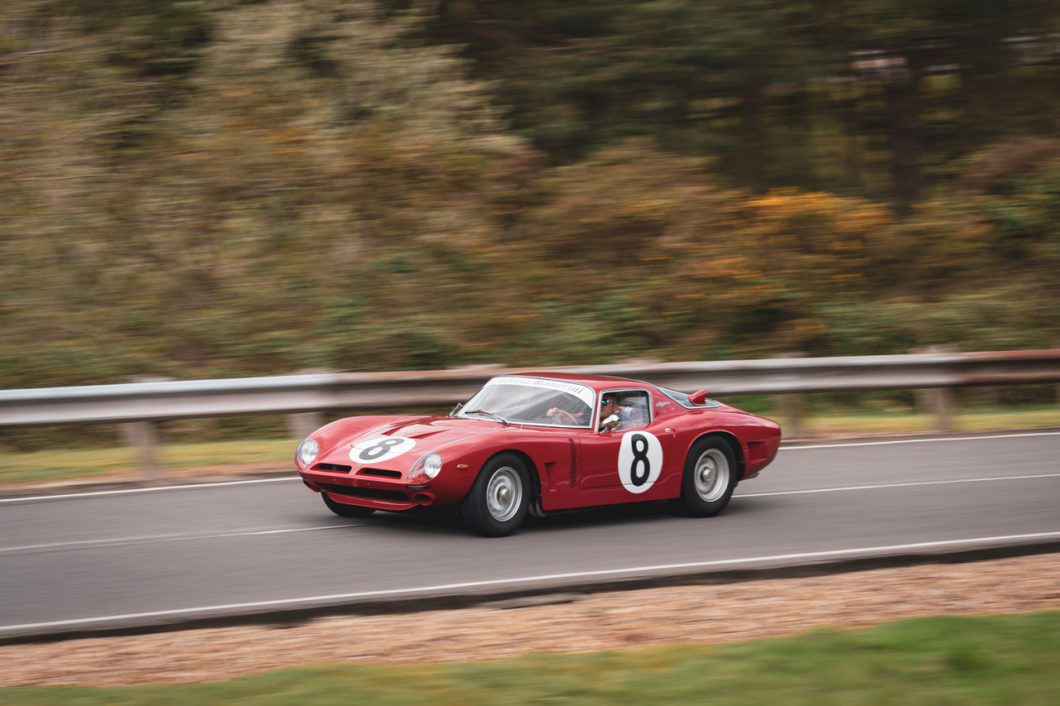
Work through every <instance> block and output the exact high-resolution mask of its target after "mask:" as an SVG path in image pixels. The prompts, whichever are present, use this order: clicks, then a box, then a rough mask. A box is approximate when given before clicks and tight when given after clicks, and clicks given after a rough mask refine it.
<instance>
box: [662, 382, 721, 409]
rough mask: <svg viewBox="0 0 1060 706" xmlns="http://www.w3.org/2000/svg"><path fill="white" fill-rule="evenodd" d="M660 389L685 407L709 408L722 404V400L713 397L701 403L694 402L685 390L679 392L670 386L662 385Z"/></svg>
mask: <svg viewBox="0 0 1060 706" xmlns="http://www.w3.org/2000/svg"><path fill="white" fill-rule="evenodd" d="M659 391H660V392H662V393H663V394H664V395H666V396H667V397H669V398H670V399H671V400H673V401H674V402H676V403H677V404H679V405H681V406H682V407H684V408H685V409H708V408H710V407H720V406H721V402H718V401H717V400H711V399H708V400H707V401H706V402H705V403H703V404H701V405H695V404H692V401H691V400H689V399H688V395H686V394H685V393H683V392H678V391H677V390H671V389H670V388H668V387H660V388H659Z"/></svg>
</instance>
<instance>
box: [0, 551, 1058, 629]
mask: <svg viewBox="0 0 1060 706" xmlns="http://www.w3.org/2000/svg"><path fill="white" fill-rule="evenodd" d="M1043 539H1060V531H1052V532H1036V533H1033V534H1010V535H1001V536H994V537H974V538H967V539H949V540H940V541H934V542H916V543H913V544H892V545H885V546H876V547H857V548H852V549H834V550H830V551H820V552H800V553H797V554H774V555H771V556H757V557H747V558H744V559H720V560H716V561H695V562H686V563H680V564H656V565H653V566H631V567H626V568H622V569H601V570H597V571H577V572H570V573H560V574H543V575H539V576H521V577H518V578H509V579H494V580H489V581H466V582H462V583H446V584H436V585H433V586H416V587H413V588H393V589H383V590H378V591H357V592H354V593H332V594H328V595H323V596H305V597H302V598H281V599H277V600H271V601H253V602H248V603H226V604H222V605H211V606H199V607H196V608H177V609H173V610H156V611H148V612H143V613H125V614H120V615H101V616H96V617H92V618H74V619H70V620H51V621H47V622H42V623H23V624H21V625H5V626H0V636H2V635H4V634H5V633H18V632H25V631H29V630H40V629H43V628H71V629H73V628H90V627H92V626H93V625H99V624H101V623H108V622H114V621H123V620H141V619H148V618H149V619H158V618H176V617H178V616H187V615H192V614H196V613H200V614H216V613H224V612H231V611H236V612H239V611H246V610H249V609H255V608H281V607H284V606H295V605H298V606H302V607H309V606H311V605H313V604H318V603H322V604H328V603H334V602H337V601H348V600H354V599H358V598H387V597H401V596H408V597H412V596H416V595H418V594H425V593H432V592H445V591H453V590H464V589H469V588H488V587H502V586H514V585H519V584H528V583H534V582H539V581H555V580H567V579H586V578H593V577H603V576H617V575H620V574H643V573H658V572H664V571H676V570H686V569H708V568H713V567H725V566H740V565H742V564H753V563H758V562H790V561H803V560H818V559H856V558H859V557H864V556H873V555H880V554H886V553H894V552H909V551H917V550H923V549H942V548H945V547H949V548H953V549H957V548H961V547H969V546H974V545H977V544H991V543H998V542H1003V543H1012V542H1017V543H1018V542H1024V541H1028V540H1043ZM202 617H206V616H205V615H203V616H202Z"/></svg>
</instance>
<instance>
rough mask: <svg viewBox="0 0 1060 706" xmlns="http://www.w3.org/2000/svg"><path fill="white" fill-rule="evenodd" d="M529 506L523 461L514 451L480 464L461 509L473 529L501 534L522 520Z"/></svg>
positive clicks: (516, 525)
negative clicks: (478, 471)
mask: <svg viewBox="0 0 1060 706" xmlns="http://www.w3.org/2000/svg"><path fill="white" fill-rule="evenodd" d="M529 507H530V475H529V473H528V472H527V470H526V464H525V463H523V460H522V459H521V458H519V457H518V456H516V455H514V454H501V455H500V456H497V457H495V458H493V459H491V460H490V461H489V463H487V464H486V465H485V466H483V468H482V472H481V473H479V474H478V478H476V479H475V484H474V485H473V486H471V492H470V493H468V495H467V497H466V498H465V499H464V503H463V505H462V506H461V508H460V512H461V515H462V516H463V518H464V524H465V525H467V527H468V529H470V530H471V531H472V532H475V533H477V534H481V535H482V536H484V537H503V536H505V535H508V534H511V533H512V532H514V531H515V530H516V528H517V527H519V525H521V524H522V523H523V520H525V519H526V514H527V512H528V509H529Z"/></svg>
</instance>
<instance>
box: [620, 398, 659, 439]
mask: <svg viewBox="0 0 1060 706" xmlns="http://www.w3.org/2000/svg"><path fill="white" fill-rule="evenodd" d="M618 405H619V418H620V419H621V421H620V423H619V425H618V429H619V430H622V429H636V428H637V427H643V426H646V425H647V424H648V422H650V421H651V402H650V401H649V399H648V393H647V392H646V391H636V392H620V393H619V394H618Z"/></svg>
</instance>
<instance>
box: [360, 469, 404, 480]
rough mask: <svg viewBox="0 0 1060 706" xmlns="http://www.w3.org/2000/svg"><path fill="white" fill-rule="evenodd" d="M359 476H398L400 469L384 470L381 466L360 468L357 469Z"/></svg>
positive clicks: (399, 475)
mask: <svg viewBox="0 0 1060 706" xmlns="http://www.w3.org/2000/svg"><path fill="white" fill-rule="evenodd" d="M357 475H359V476H381V477H383V478H400V477H401V471H385V470H383V469H382V468H362V469H361V470H359V471H357Z"/></svg>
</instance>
